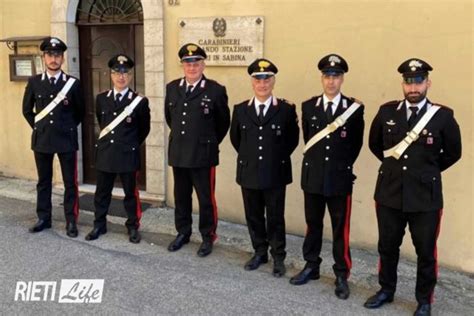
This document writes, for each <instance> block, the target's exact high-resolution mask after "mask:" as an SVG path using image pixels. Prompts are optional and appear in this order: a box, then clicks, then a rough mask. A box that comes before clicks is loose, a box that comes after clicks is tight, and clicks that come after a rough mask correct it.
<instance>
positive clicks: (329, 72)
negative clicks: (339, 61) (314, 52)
mask: <svg viewBox="0 0 474 316" xmlns="http://www.w3.org/2000/svg"><path fill="white" fill-rule="evenodd" d="M322 73H323V74H325V75H327V76H340V75H342V74H343V73H344V71H342V70H341V69H334V68H332V69H331V68H329V69H323V70H322Z"/></svg>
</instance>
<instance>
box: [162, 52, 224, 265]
mask: <svg viewBox="0 0 474 316" xmlns="http://www.w3.org/2000/svg"><path fill="white" fill-rule="evenodd" d="M178 56H179V58H180V59H181V63H182V66H183V71H184V75H185V76H184V77H183V78H180V79H176V80H173V81H171V82H170V83H168V85H167V86H166V97H165V117H166V122H167V124H168V126H169V128H170V134H169V144H168V164H169V165H170V166H171V167H173V176H174V199H175V226H176V230H177V232H178V235H177V236H176V238H175V240H174V241H172V242H171V243H170V245H169V246H168V250H169V251H177V250H179V249H180V248H181V247H182V246H183V245H184V244H186V243H188V242H189V238H190V236H191V234H192V216H191V214H192V192H193V188H194V189H195V190H196V194H197V196H198V200H199V232H200V233H201V236H202V243H201V245H200V247H199V250H198V252H197V254H198V256H199V257H205V256H207V255H209V254H210V253H211V252H212V247H213V243H214V241H215V240H216V238H217V234H216V229H217V218H218V215H217V204H216V200H215V177H216V166H217V165H218V164H219V144H220V143H221V142H222V140H223V139H224V137H225V135H226V134H227V131H228V129H229V125H230V113H229V107H228V104H227V92H226V88H225V87H224V86H222V85H220V84H219V83H218V82H216V81H214V80H211V79H209V78H206V77H205V76H204V75H203V70H204V67H205V64H204V63H205V59H206V53H205V51H204V50H203V49H202V48H201V47H199V46H197V45H196V44H192V43H189V44H185V45H183V46H182V47H181V49H180V50H179V52H178Z"/></svg>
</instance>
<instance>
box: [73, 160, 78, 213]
mask: <svg viewBox="0 0 474 316" xmlns="http://www.w3.org/2000/svg"><path fill="white" fill-rule="evenodd" d="M72 210H73V214H74V220H75V221H76V222H77V219H78V218H79V185H78V183H77V151H76V155H75V157H74V205H73V207H72Z"/></svg>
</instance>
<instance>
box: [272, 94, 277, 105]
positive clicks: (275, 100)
mask: <svg viewBox="0 0 474 316" xmlns="http://www.w3.org/2000/svg"><path fill="white" fill-rule="evenodd" d="M272 99H273V106H277V105H278V99H277V98H276V97H275V96H272Z"/></svg>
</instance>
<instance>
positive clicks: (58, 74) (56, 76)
mask: <svg viewBox="0 0 474 316" xmlns="http://www.w3.org/2000/svg"><path fill="white" fill-rule="evenodd" d="M62 73H63V72H62V71H58V72H57V73H56V74H55V75H54V76H51V75H50V74H49V72H47V71H46V76H47V77H48V80H50V79H51V77H54V78H56V81H55V82H56V83H57V82H58V81H59V78H60V77H61V74H62Z"/></svg>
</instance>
